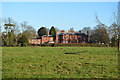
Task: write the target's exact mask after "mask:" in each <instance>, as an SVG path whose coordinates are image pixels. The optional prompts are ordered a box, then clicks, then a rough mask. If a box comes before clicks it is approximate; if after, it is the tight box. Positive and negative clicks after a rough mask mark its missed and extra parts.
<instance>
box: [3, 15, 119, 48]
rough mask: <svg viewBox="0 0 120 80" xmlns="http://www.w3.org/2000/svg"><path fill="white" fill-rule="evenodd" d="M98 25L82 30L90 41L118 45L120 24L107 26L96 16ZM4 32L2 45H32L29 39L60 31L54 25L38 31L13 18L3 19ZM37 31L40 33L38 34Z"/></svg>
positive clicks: (115, 23)
mask: <svg viewBox="0 0 120 80" xmlns="http://www.w3.org/2000/svg"><path fill="white" fill-rule="evenodd" d="M96 21H97V23H98V24H97V25H96V26H95V27H94V28H93V29H91V28H90V27H84V28H83V29H82V30H80V31H81V32H82V33H86V34H88V37H89V40H88V42H89V43H96V44H105V45H107V46H112V47H116V46H118V42H119V41H118V40H119V32H120V29H119V27H120V26H119V25H118V24H117V22H114V23H113V24H111V25H110V26H106V25H105V24H103V23H102V22H101V21H100V20H99V19H98V17H97V16H96ZM1 29H2V33H1V38H2V42H1V46H8V47H14V46H27V45H30V44H29V43H28V40H29V39H30V38H32V37H35V36H37V37H41V36H43V35H48V33H49V34H50V35H55V34H56V33H59V31H60V30H59V29H57V28H55V27H54V26H52V27H51V29H50V30H49V29H47V28H46V27H40V29H38V30H37V31H36V30H35V29H34V28H33V27H32V26H31V25H28V24H27V22H25V21H24V22H22V23H19V24H18V23H17V22H15V21H14V20H13V19H11V18H8V19H2V25H1ZM70 30H74V28H70ZM36 33H37V34H38V35H36Z"/></svg>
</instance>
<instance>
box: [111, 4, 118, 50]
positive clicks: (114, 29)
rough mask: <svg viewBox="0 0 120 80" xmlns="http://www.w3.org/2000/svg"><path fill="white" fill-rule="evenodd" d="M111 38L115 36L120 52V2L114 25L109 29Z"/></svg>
mask: <svg viewBox="0 0 120 80" xmlns="http://www.w3.org/2000/svg"><path fill="white" fill-rule="evenodd" d="M109 29H110V34H111V36H114V38H115V40H116V41H118V42H117V44H118V45H117V46H118V51H120V2H119V3H118V9H117V11H116V12H114V13H113V19H112V25H111V26H110V27H109Z"/></svg>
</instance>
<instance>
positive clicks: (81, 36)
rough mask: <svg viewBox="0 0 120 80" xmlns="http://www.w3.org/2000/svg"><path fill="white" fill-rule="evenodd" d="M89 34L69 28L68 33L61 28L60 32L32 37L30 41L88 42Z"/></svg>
mask: <svg viewBox="0 0 120 80" xmlns="http://www.w3.org/2000/svg"><path fill="white" fill-rule="evenodd" d="M87 42H88V35H87V34H85V33H81V32H74V31H73V30H69V31H68V32H67V33H66V32H65V31H64V30H61V32H60V34H56V35H45V36H42V37H40V38H31V39H30V40H29V43H32V44H43V43H87Z"/></svg>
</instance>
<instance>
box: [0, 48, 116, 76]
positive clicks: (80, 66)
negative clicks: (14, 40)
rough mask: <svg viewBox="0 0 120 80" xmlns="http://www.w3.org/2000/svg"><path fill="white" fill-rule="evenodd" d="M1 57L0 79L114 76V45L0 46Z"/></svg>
mask: <svg viewBox="0 0 120 80" xmlns="http://www.w3.org/2000/svg"><path fill="white" fill-rule="evenodd" d="M65 52H80V53H79V54H64V53H65ZM2 59H3V60H2V64H3V65H2V67H3V75H2V77H3V78H118V53H117V50H116V49H115V48H105V47H100V48H99V47H3V48H2Z"/></svg>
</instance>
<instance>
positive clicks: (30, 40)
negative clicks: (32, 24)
mask: <svg viewBox="0 0 120 80" xmlns="http://www.w3.org/2000/svg"><path fill="white" fill-rule="evenodd" d="M29 43H31V44H40V43H41V39H40V38H30V39H29Z"/></svg>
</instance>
